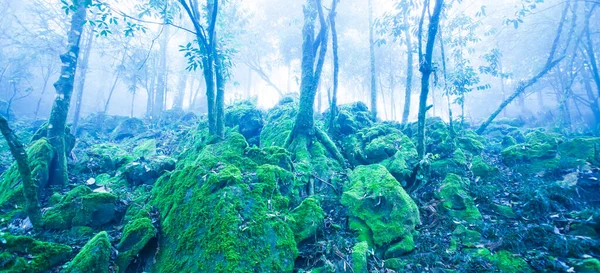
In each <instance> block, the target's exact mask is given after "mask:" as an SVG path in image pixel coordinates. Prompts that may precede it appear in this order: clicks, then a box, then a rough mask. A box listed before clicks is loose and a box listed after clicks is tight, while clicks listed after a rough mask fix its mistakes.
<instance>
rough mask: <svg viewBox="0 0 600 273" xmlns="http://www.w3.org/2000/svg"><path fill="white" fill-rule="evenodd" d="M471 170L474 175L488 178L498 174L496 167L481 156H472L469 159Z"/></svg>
mask: <svg viewBox="0 0 600 273" xmlns="http://www.w3.org/2000/svg"><path fill="white" fill-rule="evenodd" d="M471 172H473V175H474V176H475V177H481V178H489V177H492V176H495V175H497V174H498V168H497V167H495V166H492V165H490V164H488V163H487V162H485V160H484V159H483V157H481V156H476V157H473V160H472V161H471Z"/></svg>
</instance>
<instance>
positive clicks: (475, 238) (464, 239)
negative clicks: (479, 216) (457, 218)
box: [448, 225, 481, 253]
mask: <svg viewBox="0 0 600 273" xmlns="http://www.w3.org/2000/svg"><path fill="white" fill-rule="evenodd" d="M479 241H481V233H479V232H478V231H475V230H470V229H468V228H467V227H465V226H464V225H458V226H457V227H456V228H455V229H454V231H453V232H452V239H451V241H450V247H449V248H448V252H451V253H453V252H456V251H457V250H458V248H459V247H467V248H474V247H476V245H477V244H479Z"/></svg>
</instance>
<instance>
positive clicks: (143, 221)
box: [117, 218, 157, 272]
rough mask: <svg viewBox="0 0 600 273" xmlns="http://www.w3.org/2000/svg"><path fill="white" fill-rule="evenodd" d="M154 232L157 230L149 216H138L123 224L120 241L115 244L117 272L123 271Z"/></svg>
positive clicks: (154, 234) (153, 235)
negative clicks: (117, 253)
mask: <svg viewBox="0 0 600 273" xmlns="http://www.w3.org/2000/svg"><path fill="white" fill-rule="evenodd" d="M156 233H157V230H156V228H155V227H154V225H152V220H150V219H149V218H139V219H137V220H135V221H133V222H131V223H129V224H127V225H126V226H125V229H124V231H123V235H121V241H120V242H119V244H118V245H117V249H118V250H119V255H118V257H117V265H118V266H119V272H125V270H126V269H127V267H128V266H129V264H130V263H131V261H133V259H134V258H135V257H136V256H137V255H138V254H139V253H140V251H141V250H142V249H143V248H144V247H145V246H146V244H147V243H148V242H149V241H150V240H151V239H152V238H154V237H155V236H156Z"/></svg>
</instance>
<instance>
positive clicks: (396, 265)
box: [383, 258, 408, 272]
mask: <svg viewBox="0 0 600 273" xmlns="http://www.w3.org/2000/svg"><path fill="white" fill-rule="evenodd" d="M407 264H408V262H407V261H405V260H403V259H402V258H391V259H386V260H384V261H383V266H384V267H385V268H389V269H391V270H396V271H397V272H403V270H404V267H406V265H407Z"/></svg>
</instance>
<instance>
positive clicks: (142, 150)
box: [133, 139, 156, 158]
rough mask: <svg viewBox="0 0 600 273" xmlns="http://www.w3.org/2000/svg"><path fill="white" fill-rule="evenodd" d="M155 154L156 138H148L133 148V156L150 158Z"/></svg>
mask: <svg viewBox="0 0 600 273" xmlns="http://www.w3.org/2000/svg"><path fill="white" fill-rule="evenodd" d="M155 155H156V140H154V139H148V140H146V141H144V142H142V143H141V144H140V145H138V146H137V147H135V148H134V149H133V157H134V158H141V157H144V158H150V157H153V156H155Z"/></svg>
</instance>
